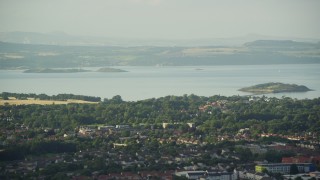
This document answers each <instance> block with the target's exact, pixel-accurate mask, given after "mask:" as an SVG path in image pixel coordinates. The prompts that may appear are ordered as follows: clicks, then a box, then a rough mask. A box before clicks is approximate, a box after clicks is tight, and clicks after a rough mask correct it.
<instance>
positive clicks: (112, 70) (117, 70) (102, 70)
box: [97, 67, 128, 73]
mask: <svg viewBox="0 0 320 180" xmlns="http://www.w3.org/2000/svg"><path fill="white" fill-rule="evenodd" d="M97 72H105V73H109V72H128V71H125V70H122V69H116V68H110V67H103V68H100V69H98V70H97Z"/></svg>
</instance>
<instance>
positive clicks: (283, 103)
mask: <svg viewBox="0 0 320 180" xmlns="http://www.w3.org/2000/svg"><path fill="white" fill-rule="evenodd" d="M3 94H4V93H3ZM37 96H38V97H40V96H41V95H37ZM47 97H48V98H56V96H47ZM57 97H63V98H62V99H64V97H68V95H65V96H63V95H57ZM248 99H249V97H241V96H232V97H224V96H212V97H200V96H196V95H184V96H166V97H162V98H158V99H155V98H153V99H147V100H142V101H137V102H126V101H123V100H122V99H121V97H120V96H115V97H113V98H111V99H104V101H103V102H101V103H98V104H67V105H46V106H43V105H18V106H15V105H13V106H9V105H7V106H2V107H1V109H0V118H1V119H2V121H1V122H0V123H1V126H2V127H8V128H10V126H12V125H13V124H15V123H20V124H24V125H25V126H28V127H31V128H40V127H48V128H61V129H63V130H73V129H74V128H76V127H78V126H81V125H91V124H107V125H116V124H130V125H133V126H134V125H138V124H146V125H151V124H161V123H163V122H167V123H181V122H184V123H187V122H193V123H195V124H196V126H198V127H199V128H197V129H198V130H199V131H201V132H203V133H205V134H215V133H218V132H219V133H224V132H237V131H238V130H239V129H241V128H251V129H252V130H253V131H254V132H253V133H254V134H258V133H263V132H264V133H281V134H294V133H297V132H311V133H312V132H320V98H317V99H311V100H310V99H304V100H296V99H291V98H282V99H277V98H266V97H262V98H260V99H258V100H255V101H249V100H248ZM220 101H222V102H223V103H224V104H223V108H221V107H218V106H211V105H207V108H206V109H205V110H203V109H202V110H201V109H200V108H199V107H201V106H205V105H206V104H210V103H212V102H220ZM8 117H10V118H11V119H12V121H10V122H8V121H4V119H6V118H8Z"/></svg>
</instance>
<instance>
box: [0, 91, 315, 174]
mask: <svg viewBox="0 0 320 180" xmlns="http://www.w3.org/2000/svg"><path fill="white" fill-rule="evenodd" d="M319 101H320V100H319V99H315V100H293V99H288V98H284V99H276V98H266V97H220V96H215V97H210V98H205V97H198V96H194V95H191V96H184V97H174V96H171V97H164V98H161V99H152V100H145V101H142V102H125V101H122V100H121V98H120V97H114V98H112V99H108V100H104V101H103V102H101V103H99V104H82V105H79V104H68V105H19V106H15V105H4V106H1V109H0V110H1V112H0V118H1V134H0V135H1V141H0V143H1V151H0V158H1V161H0V168H1V169H0V177H1V179H16V178H17V179H19V178H23V179H34V178H36V179H99V180H103V179H230V180H234V179H259V180H260V179H319V178H320V172H319V170H320V169H319V168H320V163H319V162H320V149H319V147H320V141H319V135H320V134H319V131H316V129H314V128H319V127H314V126H315V124H316V123H319V112H320V111H319V109H320V106H319V104H320V103H319ZM168 104H169V105H168ZM166 106H167V107H166ZM279 107H281V109H280V108H279ZM309 107H312V108H309ZM123 108H125V109H126V112H123ZM30 109H32V112H31V113H29V112H30ZM274 109H277V113H275V114H274V115H273V117H270V116H271V115H270V114H268V113H266V112H267V111H273V110H274ZM293 109H294V110H295V112H296V113H297V114H294V112H293V111H290V112H289V110H293ZM250 111H251V112H250ZM263 111H265V112H263ZM80 112H81V113H86V114H87V115H88V116H81V115H80V114H79V113H80ZM128 112H129V113H128ZM258 112H259V113H258ZM287 112H289V113H288V114H289V115H290V116H296V117H300V118H296V117H289V116H288V118H289V119H290V120H292V121H294V123H293V124H291V125H292V126H287V129H281V127H279V126H281V124H276V126H272V124H271V123H270V122H272V121H274V120H273V119H272V118H277V117H278V118H281V119H285V118H286V113H287ZM302 112H303V113H304V114H303V116H301V113H302ZM104 113H105V114H104ZM126 113H128V115H126ZM152 113H156V114H152ZM91 114H95V115H92V116H91ZM306 114H307V115H308V116H307V118H309V119H310V126H309V125H308V124H307V122H305V123H304V126H303V127H300V126H298V127H297V128H302V129H301V131H297V130H295V129H294V128H296V126H295V125H296V124H299V123H301V121H307V120H306V119H305V118H304V117H306ZM66 115H67V116H66ZM110 115H111V116H110ZM65 116H66V117H65ZM102 116H103V117H104V118H106V119H108V120H107V121H104V120H101V118H100V117H102ZM31 117H32V118H31ZM71 117H73V118H74V119H72V118H71ZM93 117H94V118H93ZM231 117H232V118H231ZM64 118H65V119H66V121H67V122H64V121H65V120H63V119H64ZM111 118H112V119H113V120H114V121H111V120H109V119H111ZM179 119H180V120H179ZM76 120H77V121H76ZM161 120H162V121H161ZM37 121H42V123H38V122H37ZM51 121H53V122H54V123H52V122H51ZM228 121H229V122H228ZM250 121H251V123H250ZM103 122H104V123H103ZM230 122H233V123H234V124H225V123H230ZM252 122H254V123H252ZM64 123H66V124H65V125H62V124H64ZM72 123H73V124H72ZM263 123H265V124H263ZM45 124H46V125H45ZM299 125H300V124H299Z"/></svg>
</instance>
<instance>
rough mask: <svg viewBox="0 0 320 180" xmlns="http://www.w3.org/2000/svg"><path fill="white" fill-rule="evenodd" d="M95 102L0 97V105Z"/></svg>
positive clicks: (86, 102) (89, 102)
mask: <svg viewBox="0 0 320 180" xmlns="http://www.w3.org/2000/svg"><path fill="white" fill-rule="evenodd" d="M72 103H73V104H97V103H98V102H91V101H83V100H76V99H68V100H66V101H57V100H39V99H32V98H30V99H25V100H21V99H15V98H9V100H3V99H0V106H4V105H6V104H8V105H30V104H38V105H52V104H72Z"/></svg>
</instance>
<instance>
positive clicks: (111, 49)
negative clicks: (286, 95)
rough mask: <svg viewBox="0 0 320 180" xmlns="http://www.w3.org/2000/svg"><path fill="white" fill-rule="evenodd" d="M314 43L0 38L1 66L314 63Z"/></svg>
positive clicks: (317, 59)
mask: <svg viewBox="0 0 320 180" xmlns="http://www.w3.org/2000/svg"><path fill="white" fill-rule="evenodd" d="M317 63H320V46H319V44H317V43H303V42H301V43H298V42H292V41H266V40H264V41H256V42H252V43H246V44H244V45H242V46H236V47H234V46H199V47H182V46H180V47H178V46H163V47H155V46H136V47H120V46H58V45H39V44H38V45H34V44H15V43H5V42H0V69H35V68H79V67H110V66H158V65H160V66H205V65H264V64H317Z"/></svg>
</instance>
